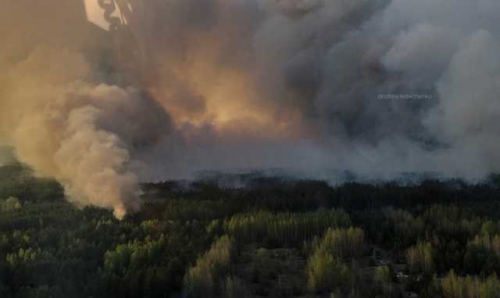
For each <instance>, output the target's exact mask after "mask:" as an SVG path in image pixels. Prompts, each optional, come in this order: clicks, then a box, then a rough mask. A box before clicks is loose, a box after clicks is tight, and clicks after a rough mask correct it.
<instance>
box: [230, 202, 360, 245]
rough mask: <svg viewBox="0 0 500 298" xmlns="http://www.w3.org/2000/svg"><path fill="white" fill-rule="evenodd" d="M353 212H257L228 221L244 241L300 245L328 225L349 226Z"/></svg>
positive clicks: (319, 233)
mask: <svg viewBox="0 0 500 298" xmlns="http://www.w3.org/2000/svg"><path fill="white" fill-rule="evenodd" d="M350 225H351V219H350V218H349V215H348V214H347V213H346V212H345V211H343V210H335V209H332V210H325V211H319V212H304V213H289V212H286V213H277V214H273V213H270V212H265V211H261V212H257V213H244V214H238V215H235V216H233V217H231V218H229V219H227V220H225V221H224V225H223V226H224V230H225V231H226V233H228V234H230V235H232V236H233V237H235V238H236V239H237V240H238V241H240V242H244V243H261V244H265V245H266V246H284V245H299V244H301V243H303V242H304V241H305V240H307V239H310V238H312V237H314V236H317V235H322V234H323V233H324V232H325V231H326V230H327V229H328V228H337V227H348V226H350Z"/></svg>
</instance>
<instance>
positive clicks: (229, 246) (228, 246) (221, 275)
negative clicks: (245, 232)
mask: <svg viewBox="0 0 500 298" xmlns="http://www.w3.org/2000/svg"><path fill="white" fill-rule="evenodd" d="M233 257H234V243H233V241H232V240H231V239H230V238H229V237H228V236H226V235H225V236H222V237H221V238H220V239H219V240H217V241H216V242H215V243H214V244H213V245H212V247H211V248H210V250H209V251H208V252H206V253H205V254H204V255H203V256H202V257H200V258H199V259H198V260H197V261H196V266H194V267H191V268H190V269H189V270H188V272H187V273H186V275H185V277H184V290H185V292H186V295H187V297H219V295H221V293H222V292H224V291H230V292H231V293H232V290H233V289H231V288H229V289H226V285H225V284H224V282H225V281H226V277H228V275H229V273H230V270H231V268H230V265H231V260H232V258H233ZM229 286H230V287H231V286H233V287H234V286H236V285H234V284H233V285H229ZM235 290H236V289H235Z"/></svg>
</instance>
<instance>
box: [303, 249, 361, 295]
mask: <svg viewBox="0 0 500 298" xmlns="http://www.w3.org/2000/svg"><path fill="white" fill-rule="evenodd" d="M307 276H308V283H307V284H308V287H309V289H310V290H311V291H312V292H315V293H317V292H325V291H328V292H330V291H333V290H335V289H337V288H340V287H342V288H346V287H347V288H351V287H352V286H353V283H354V280H355V276H354V274H353V272H352V270H351V268H350V267H349V266H348V265H346V264H344V263H343V262H342V260H340V259H335V258H334V257H333V256H332V255H331V254H329V253H327V252H325V251H322V250H317V251H316V252H315V253H313V255H312V256H311V257H310V258H309V260H308V262H307Z"/></svg>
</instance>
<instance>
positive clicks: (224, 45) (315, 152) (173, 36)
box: [0, 0, 500, 217]
mask: <svg viewBox="0 0 500 298" xmlns="http://www.w3.org/2000/svg"><path fill="white" fill-rule="evenodd" d="M58 2H59V1H47V3H44V5H43V7H38V6H40V5H39V4H33V3H31V1H16V2H13V1H6V2H4V3H1V4H0V38H1V40H2V44H3V45H5V46H2V48H1V49H0V143H1V144H3V145H9V146H12V147H14V149H15V152H16V155H17V157H18V158H19V159H20V160H21V161H22V162H24V163H27V164H28V165H30V166H31V167H32V168H33V169H34V170H35V171H36V172H37V173H38V174H39V175H43V176H49V177H54V178H56V179H57V180H58V181H60V182H61V183H62V184H63V185H64V187H65V190H66V192H67V194H68V197H69V198H70V199H71V200H72V201H74V202H75V203H77V204H79V205H82V206H84V205H96V206H100V207H105V208H111V209H113V210H115V214H116V215H117V216H118V217H122V216H123V215H124V214H125V213H126V212H127V210H131V211H133V210H137V209H138V208H139V205H140V204H139V200H138V199H137V196H138V194H139V187H138V183H139V181H144V180H161V179H167V178H184V177H189V176H190V175H192V174H193V173H195V172H197V171H201V170H234V169H262V168H264V169H265V168H284V169H290V170H293V171H295V172H297V173H301V174H303V175H312V176H318V175H320V173H325V171H329V170H339V171H342V170H349V171H352V172H354V173H357V174H361V175H366V176H370V177H377V178H382V179H383V178H388V177H391V176H393V175H397V174H398V173H401V172H437V173H440V174H443V175H447V176H457V177H463V178H467V179H478V178H481V177H484V176H485V175H487V174H489V173H491V172H496V171H499V170H500V162H498V161H499V160H500V156H499V155H500V153H499V152H500V139H499V131H498V130H499V127H500V125H499V124H500V123H498V121H499V120H498V119H500V118H499V117H498V116H499V115H500V102H499V98H500V97H499V96H500V58H498V57H497V56H498V55H497V53H498V52H499V50H500V35H499V30H498V28H499V26H498V25H499V21H498V17H497V16H498V15H500V4H499V3H497V2H498V1H497V0H479V1H469V0H440V1H434V0H433V1H431V0H423V1H418V2H417V1H406V0H373V1H368V0H355V1H346V0H260V1H254V0H234V1H231V0H208V1H207V0H185V1H174V0H170V1H159V0H155V1H131V4H132V6H133V7H134V15H135V16H136V17H135V18H134V19H133V20H131V21H130V22H129V28H130V30H129V31H128V32H130V33H129V36H128V37H127V38H124V40H126V41H128V42H127V43H122V44H119V45H118V46H117V45H116V44H115V45H113V44H112V43H111V42H109V37H107V33H105V32H100V31H99V30H98V29H96V28H92V27H91V26H90V25H88V24H87V23H85V22H83V23H79V22H77V21H75V20H76V19H78V18H79V17H81V16H80V15H79V13H78V12H79V11H80V10H79V8H76V6H75V7H73V6H74V5H76V4H66V3H58ZM72 5H73V6H72ZM73 11H76V12H75V13H74V14H72V13H71V12H73ZM44 13H45V14H46V15H50V16H51V17H50V18H44V17H40V16H43V15H44ZM82 13H83V12H82ZM116 47H118V48H119V49H133V50H131V51H130V52H134V51H135V52H139V54H137V53H135V52H134V54H133V55H131V56H126V57H125V58H123V57H121V56H120V55H119V54H118V53H121V52H120V51H118V52H117V51H116ZM124 52H127V51H124Z"/></svg>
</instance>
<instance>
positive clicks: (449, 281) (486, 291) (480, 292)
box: [441, 271, 500, 298]
mask: <svg viewBox="0 0 500 298" xmlns="http://www.w3.org/2000/svg"><path fill="white" fill-rule="evenodd" d="M441 286H442V296H443V297H444V298H497V297H498V295H499V293H500V280H499V279H498V278H497V276H496V275H492V276H490V277H488V278H487V279H485V280H483V279H480V278H477V277H470V276H468V277H465V278H464V277H459V276H457V275H456V274H455V272H453V271H451V272H450V273H449V274H448V275H447V276H445V277H444V278H443V279H442V281H441Z"/></svg>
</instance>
